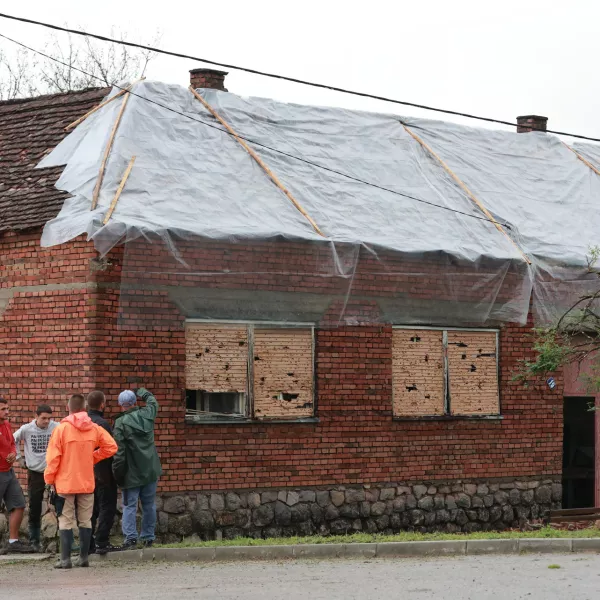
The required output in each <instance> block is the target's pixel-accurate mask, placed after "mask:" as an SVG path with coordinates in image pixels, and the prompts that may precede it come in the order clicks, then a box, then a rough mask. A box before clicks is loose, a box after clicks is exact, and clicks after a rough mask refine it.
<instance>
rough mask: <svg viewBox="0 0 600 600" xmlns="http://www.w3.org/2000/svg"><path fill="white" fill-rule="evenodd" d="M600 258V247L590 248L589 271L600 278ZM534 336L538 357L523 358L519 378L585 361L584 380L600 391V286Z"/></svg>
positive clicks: (592, 390)
mask: <svg viewBox="0 0 600 600" xmlns="http://www.w3.org/2000/svg"><path fill="white" fill-rule="evenodd" d="M598 259H600V247H597V246H596V247H593V248H590V251H589V255H588V258H587V262H588V272H590V273H593V274H595V275H596V276H598V277H599V278H600V270H598V269H597V268H596V267H595V265H596V263H597V261H598ZM533 335H534V338H533V346H534V350H535V358H534V360H524V361H522V363H521V369H520V370H519V373H518V374H517V375H516V377H515V378H516V379H519V380H521V381H525V382H529V381H531V380H534V379H539V378H542V377H545V376H547V375H548V374H549V373H551V372H552V371H556V370H557V369H559V368H560V367H563V366H565V365H567V364H572V363H576V364H578V365H581V364H582V363H583V362H584V361H585V362H586V365H587V369H586V371H585V372H584V373H582V374H581V375H580V380H581V381H582V382H583V383H584V385H585V387H586V389H587V391H588V392H589V393H591V394H596V393H600V352H599V351H600V289H597V290H596V291H594V292H592V293H589V294H585V295H583V296H581V297H580V298H578V299H577V301H576V302H574V303H573V304H572V305H571V306H570V307H568V308H567V309H566V310H565V311H564V312H563V314H562V315H561V317H560V318H559V319H558V321H557V322H556V323H555V324H553V325H551V326H547V327H543V328H537V329H534V332H533Z"/></svg>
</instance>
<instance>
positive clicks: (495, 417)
mask: <svg viewBox="0 0 600 600" xmlns="http://www.w3.org/2000/svg"><path fill="white" fill-rule="evenodd" d="M394 329H410V330H415V331H420V330H423V331H441V332H442V347H443V350H444V414H443V415H395V414H394V390H395V385H394V381H393V368H392V420H393V421H465V420H474V421H477V420H486V421H501V420H503V419H504V416H503V414H502V394H501V393H500V392H501V390H500V330H499V329H494V328H490V327H442V326H431V325H393V326H392V336H393V331H394ZM449 331H473V332H482V333H494V334H495V335H496V381H497V384H498V412H497V413H489V414H481V415H453V414H451V413H450V409H451V399H450V369H449V366H448V332H449ZM392 361H393V358H392Z"/></svg>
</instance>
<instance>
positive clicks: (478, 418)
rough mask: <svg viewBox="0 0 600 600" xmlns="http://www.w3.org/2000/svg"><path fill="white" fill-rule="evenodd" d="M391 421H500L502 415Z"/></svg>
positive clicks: (432, 416) (449, 416) (447, 416)
mask: <svg viewBox="0 0 600 600" xmlns="http://www.w3.org/2000/svg"><path fill="white" fill-rule="evenodd" d="M392 420H393V421H502V420H504V415H431V416H421V415H419V416H414V417H392Z"/></svg>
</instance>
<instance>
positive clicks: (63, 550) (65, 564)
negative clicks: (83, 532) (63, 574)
mask: <svg viewBox="0 0 600 600" xmlns="http://www.w3.org/2000/svg"><path fill="white" fill-rule="evenodd" d="M58 533H59V536H60V560H59V561H58V562H57V563H56V564H55V565H54V568H55V569H70V568H71V567H72V566H73V565H72V563H71V545H72V543H73V530H72V529H60V530H59V532H58Z"/></svg>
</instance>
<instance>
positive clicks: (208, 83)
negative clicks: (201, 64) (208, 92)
mask: <svg viewBox="0 0 600 600" xmlns="http://www.w3.org/2000/svg"><path fill="white" fill-rule="evenodd" d="M225 75H227V71H216V70H215V69H204V68H201V69H192V70H191V71H190V84H191V85H192V87H193V88H194V89H195V90H197V89H198V88H211V89H213V90H222V91H224V92H226V91H227V89H226V88H225Z"/></svg>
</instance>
